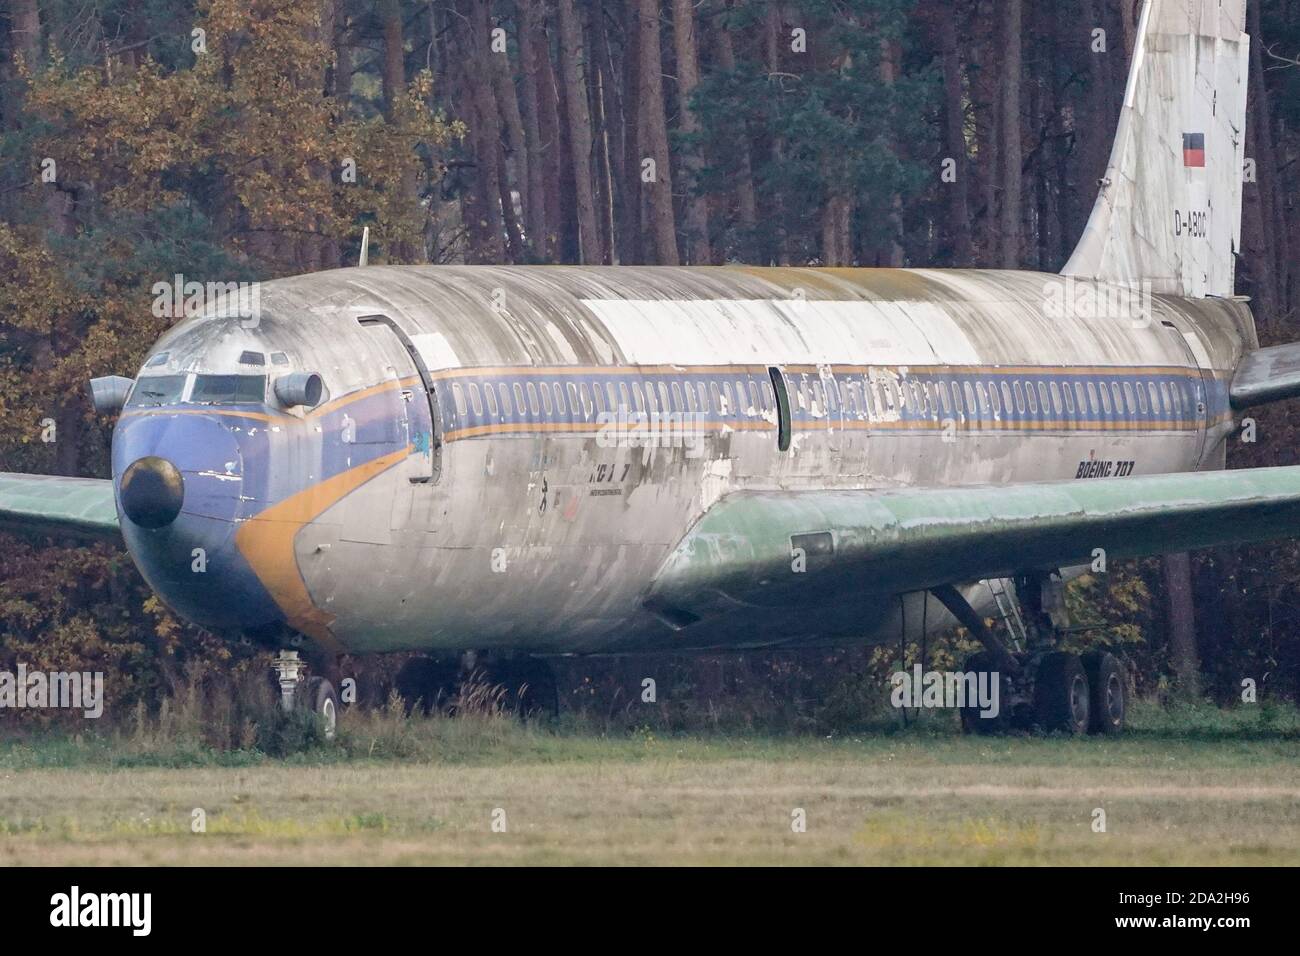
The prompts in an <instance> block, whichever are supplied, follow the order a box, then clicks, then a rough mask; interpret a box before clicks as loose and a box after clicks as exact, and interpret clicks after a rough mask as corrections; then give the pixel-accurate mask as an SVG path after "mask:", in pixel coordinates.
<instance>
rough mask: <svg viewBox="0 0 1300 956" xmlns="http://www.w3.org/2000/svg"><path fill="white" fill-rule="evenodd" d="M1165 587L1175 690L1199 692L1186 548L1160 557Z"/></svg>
mask: <svg viewBox="0 0 1300 956" xmlns="http://www.w3.org/2000/svg"><path fill="white" fill-rule="evenodd" d="M1164 566H1165V590H1166V592H1167V595H1168V598H1169V665H1170V667H1171V668H1172V669H1173V672H1174V675H1175V676H1176V677H1177V678H1178V686H1179V689H1180V690H1181V691H1182V692H1183V693H1185V694H1188V695H1190V696H1196V695H1198V694H1200V661H1199V658H1198V655H1197V653H1196V618H1195V609H1194V607H1193V604H1192V562H1191V558H1190V557H1189V556H1188V554H1187V552H1186V551H1181V552H1178V553H1177V554H1167V555H1165V559H1164Z"/></svg>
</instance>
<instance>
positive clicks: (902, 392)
mask: <svg viewBox="0 0 1300 956" xmlns="http://www.w3.org/2000/svg"><path fill="white" fill-rule="evenodd" d="M1244 25H1245V0H1148V2H1147V3H1146V5H1145V7H1144V9H1143V12H1142V17H1141V22H1140V26H1139V30H1138V35H1137V38H1136V45H1135V50H1134V54H1133V61H1132V68H1131V73H1130V76H1129V81H1128V86H1127V90H1126V93H1125V97H1124V103H1123V109H1122V117H1121V120H1120V123H1119V128H1118V131H1117V134H1116V139H1115V143H1114V148H1113V152H1112V154H1111V157H1110V161H1109V164H1108V167H1107V170H1106V174H1105V178H1104V179H1103V180H1102V181H1101V184H1100V194H1099V196H1098V198H1097V201H1096V205H1095V208H1094V209H1093V212H1092V215H1091V218H1090V220H1089V222H1088V225H1087V228H1086V231H1085V233H1084V235H1083V237H1082V239H1081V241H1080V243H1079V245H1078V248H1077V249H1076V250H1075V252H1074V254H1073V256H1072V257H1071V259H1070V260H1069V263H1068V265H1067V266H1066V268H1065V270H1064V273H1063V274H1062V275H1059V276H1057V275H1049V274H1040V273H1034V272H1017V271H972V270H937V269H935V270H930V269H818V268H751V267H744V266H727V267H700V268H669V267H630V266H628V267H622V266H611V267H594V266H592V267H588V266H500V267H498V266H365V267H359V268H350V269H338V270H332V271H328V272H322V273H318V274H313V275H303V276H296V277H292V278H286V279H278V280H275V281H272V282H267V283H264V284H262V285H261V287H260V303H259V310H258V313H257V314H256V315H255V316H250V315H241V314H233V311H232V310H231V309H230V308H229V307H228V306H229V303H228V302H224V301H223V302H218V303H216V304H214V305H210V306H209V307H208V308H207V309H206V310H205V311H203V313H202V314H200V315H197V316H194V317H191V318H187V319H185V320H184V321H182V322H180V323H179V324H178V325H176V326H175V327H174V328H172V329H171V330H170V331H169V332H167V333H166V334H165V335H164V336H163V337H162V338H161V339H160V340H159V341H158V343H157V344H156V345H155V346H154V348H153V349H152V351H151V352H150V353H149V355H148V357H147V358H146V359H145V361H144V364H143V367H142V368H141V369H140V370H139V372H138V374H137V375H136V376H135V378H134V379H125V378H116V377H109V378H104V379H97V380H95V382H94V383H92V391H93V395H94V399H95V402H96V407H97V408H98V409H99V410H100V411H102V412H106V413H112V412H119V411H120V417H119V419H118V422H117V425H116V428H115V430H114V434H113V453H112V472H113V476H112V478H111V479H106V480H97V479H80V478H60V477H49V476H34V475H16V474H5V475H0V522H2V523H3V525H4V526H6V527H10V528H22V529H28V530H32V531H35V532H38V533H39V532H50V533H55V532H81V533H87V534H92V535H93V534H98V535H107V536H112V537H114V538H117V537H120V539H121V540H122V541H123V542H124V543H125V545H126V547H127V549H128V550H129V551H130V553H131V555H132V557H133V558H134V560H135V563H136V564H137V566H138V567H139V569H140V571H141V573H142V574H143V575H144V577H145V579H146V580H147V581H148V583H149V585H150V586H151V587H152V588H153V589H154V590H155V591H156V592H157V594H158V595H159V596H160V597H161V598H162V599H163V600H164V601H165V602H166V603H167V604H168V605H169V606H170V607H171V608H173V609H174V610H175V611H176V612H177V613H178V614H180V615H181V616H182V617H184V618H185V619H187V620H189V621H191V622H193V623H195V624H197V625H200V626H202V627H204V628H208V629H211V630H212V631H214V632H217V633H221V634H226V635H230V636H231V637H232V639H234V638H241V639H242V638H252V639H254V640H256V641H258V642H261V643H263V644H265V645H267V646H269V647H271V648H278V649H281V650H282V651H283V652H282V653H281V654H280V655H279V657H278V658H277V667H278V669H279V675H280V678H281V683H282V687H283V688H284V689H285V700H286V701H295V702H297V704H298V705H300V706H302V705H304V704H305V706H310V707H312V708H314V709H316V710H317V711H319V712H321V713H322V714H323V715H324V716H325V717H326V719H327V721H329V722H331V723H332V721H333V719H334V715H335V712H336V709H337V698H336V695H335V692H334V689H333V686H332V683H331V682H330V680H329V679H328V678H329V674H328V661H329V660H330V659H331V657H332V656H334V655H338V654H341V653H344V652H346V653H350V654H366V653H374V652H385V651H399V650H405V651H420V652H425V653H427V654H429V655H430V656H431V657H435V658H436V657H439V656H446V655H453V656H454V655H456V654H458V653H460V652H462V651H465V650H467V649H474V650H477V651H488V652H494V653H517V654H528V655H540V656H544V655H555V654H566V653H577V654H589V653H625V652H633V651H674V652H681V651H703V650H711V649H727V650H738V649H745V648H759V647H775V646H796V645H812V644H846V643H853V642H858V643H868V644H870V643H881V642H885V641H898V640H899V639H900V638H903V639H916V638H919V637H920V636H921V635H922V634H923V633H926V632H930V631H936V630H940V629H944V628H950V627H952V626H954V624H955V623H961V624H963V625H965V626H966V627H967V628H969V629H970V631H971V633H972V634H973V635H974V636H975V637H977V638H978V639H979V640H980V641H981V642H982V643H983V645H984V647H985V650H984V651H982V652H981V653H980V654H978V655H976V658H975V659H974V660H972V661H971V662H970V667H971V668H972V669H975V670H985V671H996V672H997V674H998V675H999V678H998V679H1000V680H1001V681H1002V682H1003V687H1004V688H1005V689H1004V691H1003V698H1002V699H1003V701H1004V707H1003V711H1004V712H1008V711H1010V712H1012V713H1014V712H1017V711H1018V712H1020V713H1022V714H1027V715H1028V716H1029V717H1030V718H1031V719H1032V721H1033V722H1035V723H1037V724H1038V725H1039V726H1041V727H1044V728H1046V729H1049V730H1062V731H1066V732H1073V733H1083V732H1086V731H1092V732H1115V731H1118V730H1120V729H1121V728H1122V726H1123V722H1124V707H1125V701H1124V681H1123V678H1122V676H1121V674H1120V670H1119V667H1118V664H1117V662H1116V660H1115V659H1114V658H1113V657H1112V656H1111V655H1109V654H1104V653H1095V654H1090V655H1087V656H1085V657H1079V656H1076V655H1073V654H1070V653H1067V652H1065V651H1063V650H1061V649H1060V648H1059V647H1058V646H1057V643H1056V637H1057V635H1058V630H1057V627H1056V626H1055V623H1054V618H1055V615H1054V611H1055V609H1056V606H1057V605H1058V604H1059V594H1060V584H1061V581H1062V580H1064V579H1066V578H1068V577H1069V576H1070V574H1071V573H1073V572H1072V571H1071V570H1070V569H1072V568H1077V567H1079V566H1081V565H1090V564H1093V563H1094V562H1096V561H1097V560H1098V558H1099V556H1101V557H1102V558H1103V559H1105V560H1111V561H1113V560H1116V559H1120V558H1125V557H1133V556H1141V555H1155V554H1161V553H1165V552H1172V551H1181V550H1185V549H1188V548H1197V547H1206V546H1210V545H1218V544H1226V543H1233V542H1249V541H1261V540H1266V539H1270V538H1278V537H1289V536H1292V535H1294V534H1295V528H1296V527H1297V520H1300V468H1293V467H1285V468H1266V469H1257V470H1242V471H1225V470H1223V469H1224V461H1225V443H1226V442H1227V441H1228V440H1229V439H1230V436H1232V435H1233V434H1234V432H1235V429H1236V425H1235V422H1234V413H1235V412H1236V411H1238V410H1240V409H1242V408H1245V407H1248V406H1251V405H1256V404H1259V403H1263V402H1269V401H1274V400H1279V399H1284V398H1288V397H1291V396H1294V395H1297V394H1300V345H1284V346H1279V347H1274V348H1267V349H1260V348H1259V347H1258V342H1257V339H1256V335H1255V329H1254V323H1253V319H1252V316H1251V312H1250V309H1249V307H1248V305H1247V303H1246V301H1245V300H1244V299H1242V298H1240V297H1237V296H1235V295H1234V285H1233V280H1234V266H1235V257H1236V255H1237V253H1238V250H1239V248H1240V234H1241V228H1240V221H1241V199H1242V188H1243V187H1242V179H1243V174H1242V171H1243V163H1244V158H1245V157H1244V148H1243V144H1244V140H1245V118H1246V85H1247V69H1248V59H1249V58H1248V49H1249V38H1248V37H1247V36H1246V35H1245V33H1244V32H1243V31H1244ZM199 554H202V555H203V557H204V561H203V562H202V564H203V569H202V570H198V571H196V570H195V566H196V562H195V557H196V555H199ZM986 615H988V616H990V617H998V618H1001V619H1003V620H1004V621H1005V622H1006V623H1007V624H1008V625H1009V626H1008V627H1007V628H1006V629H1005V630H1006V633H1005V634H1004V633H1002V631H1003V630H1004V628H1002V627H997V628H991V627H989V626H988V625H987V624H986V620H985V617H986ZM299 652H301V653H302V655H303V656H302V657H300V656H299ZM304 662H306V663H307V664H312V663H313V662H316V663H315V665H314V669H313V668H311V667H308V668H307V669H306V671H305V670H304V666H303V663H304ZM321 662H324V663H321ZM306 673H310V674H311V677H310V679H309V680H308V679H305V675H306ZM1008 701H1009V702H1010V705H1011V706H1009V707H1008V706H1006V703H1007V702H1008ZM964 716H967V715H964ZM967 723H968V725H970V726H971V728H972V729H975V730H989V729H997V727H998V726H1001V725H1002V724H1003V721H1002V720H988V721H985V720H982V719H974V718H971V719H969V720H967Z"/></svg>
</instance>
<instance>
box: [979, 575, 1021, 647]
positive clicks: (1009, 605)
mask: <svg viewBox="0 0 1300 956" xmlns="http://www.w3.org/2000/svg"><path fill="white" fill-rule="evenodd" d="M984 583H985V584H986V585H987V586H988V589H989V594H991V595H992V596H993V603H994V604H996V605H997V608H998V616H999V617H1001V618H1002V623H1003V625H1005V627H1006V629H1007V635H1008V636H1009V637H1010V638H1011V644H1012V646H1013V647H1014V648H1015V649H1016V650H1017V651H1023V650H1024V649H1025V645H1026V643H1027V639H1028V635H1027V633H1026V631H1025V620H1024V618H1022V617H1021V616H1020V603H1019V602H1018V601H1017V600H1016V599H1015V596H1014V595H1013V594H1012V593H1011V592H1010V591H1008V590H1007V579H1006V578H988V579H987V580H986V581H985V582H984Z"/></svg>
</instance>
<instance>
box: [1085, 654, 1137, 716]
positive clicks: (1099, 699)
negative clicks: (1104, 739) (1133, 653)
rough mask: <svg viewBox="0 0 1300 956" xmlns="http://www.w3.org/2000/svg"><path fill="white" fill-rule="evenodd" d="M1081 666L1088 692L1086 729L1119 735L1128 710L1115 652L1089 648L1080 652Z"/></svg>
mask: <svg viewBox="0 0 1300 956" xmlns="http://www.w3.org/2000/svg"><path fill="white" fill-rule="evenodd" d="M1083 669H1084V671H1085V672H1086V673H1087V675H1088V687H1089V689H1090V691H1091V696H1090V698H1089V704H1090V705H1091V708H1090V710H1091V713H1090V715H1089V721H1088V730H1089V732H1090V733H1094V734H1118V733H1120V732H1121V731H1122V730H1123V729H1124V718H1125V715H1126V712H1127V709H1128V697H1127V691H1126V690H1125V685H1124V672H1123V671H1122V670H1121V669H1120V666H1119V661H1118V660H1117V659H1116V657H1115V655H1114V654H1108V653H1107V652H1106V651H1089V652H1088V653H1087V654H1084V655H1083Z"/></svg>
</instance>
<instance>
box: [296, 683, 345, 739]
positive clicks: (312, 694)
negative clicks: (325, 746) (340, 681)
mask: <svg viewBox="0 0 1300 956" xmlns="http://www.w3.org/2000/svg"><path fill="white" fill-rule="evenodd" d="M301 692H302V697H301V701H302V707H303V708H304V709H305V710H310V711H311V712H312V713H313V714H315V715H316V716H317V717H318V718H319V719H320V721H321V726H322V728H323V730H324V733H325V739H326V740H333V739H334V735H335V734H336V733H338V726H339V695H338V693H337V692H335V690H334V685H333V684H331V683H330V682H329V681H327V680H326V679H325V678H324V677H309V678H307V681H306V682H305V683H304V684H302V685H301Z"/></svg>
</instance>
